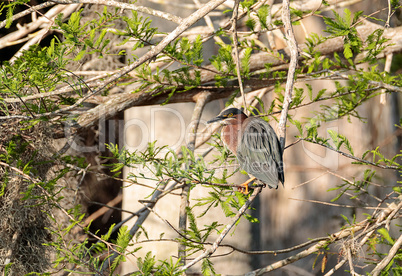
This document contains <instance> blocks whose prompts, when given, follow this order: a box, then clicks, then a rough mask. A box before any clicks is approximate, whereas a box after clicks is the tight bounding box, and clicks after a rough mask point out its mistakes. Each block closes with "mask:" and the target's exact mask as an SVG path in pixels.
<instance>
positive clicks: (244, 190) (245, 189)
mask: <svg viewBox="0 0 402 276" xmlns="http://www.w3.org/2000/svg"><path fill="white" fill-rule="evenodd" d="M256 179H257V178H255V177H252V178H250V179H249V180H247V181H246V182H244V183H243V184H241V185H240V187H239V188H237V191H239V192H240V193H242V194H245V195H248V187H249V185H250V184H253V182H254V181H255V180H256Z"/></svg>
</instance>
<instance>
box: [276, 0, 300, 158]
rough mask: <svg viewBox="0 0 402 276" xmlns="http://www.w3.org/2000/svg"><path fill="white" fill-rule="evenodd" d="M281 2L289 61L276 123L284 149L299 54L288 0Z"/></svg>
mask: <svg viewBox="0 0 402 276" xmlns="http://www.w3.org/2000/svg"><path fill="white" fill-rule="evenodd" d="M282 3H283V5H282V21H283V25H284V27H285V34H286V43H287V45H288V49H289V51H290V63H289V70H288V77H287V81H286V90H285V98H284V100H283V106H282V113H281V118H280V120H279V124H278V132H279V140H280V143H281V147H282V150H284V149H285V142H286V122H287V118H288V111H289V106H290V103H291V102H292V92H293V85H294V82H295V73H296V66H297V60H298V56H299V50H298V46H297V41H296V37H295V34H294V32H293V27H292V21H291V19H290V8H289V5H290V3H289V0H283V2H282Z"/></svg>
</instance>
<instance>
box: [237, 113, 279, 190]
mask: <svg viewBox="0 0 402 276" xmlns="http://www.w3.org/2000/svg"><path fill="white" fill-rule="evenodd" d="M243 126H244V127H243V129H242V133H243V134H242V138H241V140H240V143H239V144H238V146H237V158H238V160H239V163H240V166H241V168H242V169H243V170H245V171H246V172H247V173H249V174H251V175H252V176H254V177H256V178H257V179H259V180H261V181H262V182H264V183H265V184H267V185H268V186H269V187H271V188H277V187H278V181H281V182H282V183H284V181H285V178H284V174H283V160H282V149H281V146H280V143H279V140H278V137H277V136H276V134H275V131H274V130H273V128H272V127H271V126H270V125H269V124H268V123H267V122H266V121H264V120H263V119H260V118H256V117H251V118H248V119H246V121H245V122H244V123H243Z"/></svg>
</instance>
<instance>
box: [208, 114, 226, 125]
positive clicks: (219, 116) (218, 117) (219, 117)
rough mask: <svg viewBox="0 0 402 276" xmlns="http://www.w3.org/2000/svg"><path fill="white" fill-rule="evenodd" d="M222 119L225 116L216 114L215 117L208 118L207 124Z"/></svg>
mask: <svg viewBox="0 0 402 276" xmlns="http://www.w3.org/2000/svg"><path fill="white" fill-rule="evenodd" d="M223 119H225V117H222V116H221V115H218V116H216V117H215V118H213V119H211V120H209V121H208V122H207V124H211V123H215V122H219V121H222V120H223Z"/></svg>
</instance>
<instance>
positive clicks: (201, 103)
mask: <svg viewBox="0 0 402 276" xmlns="http://www.w3.org/2000/svg"><path fill="white" fill-rule="evenodd" d="M209 96H210V93H209V92H205V93H202V94H200V96H199V97H198V99H197V102H196V104H195V107H194V111H193V115H192V117H191V124H192V127H191V130H190V133H191V134H192V137H191V138H190V142H189V143H188V145H187V148H188V149H189V150H191V151H192V152H194V149H195V141H196V139H197V136H196V133H197V129H198V125H199V122H200V119H201V115H202V111H203V109H204V107H205V105H206V104H207V103H208V99H209ZM189 165H190V164H186V166H189ZM190 187H191V185H189V184H185V185H184V187H183V190H182V193H181V203H180V212H179V231H180V232H181V233H182V234H184V233H185V230H186V229H187V208H188V206H189V192H190ZM178 250H179V252H178V256H179V259H180V263H181V264H182V265H185V264H186V245H185V244H184V243H180V244H179V248H178Z"/></svg>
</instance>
